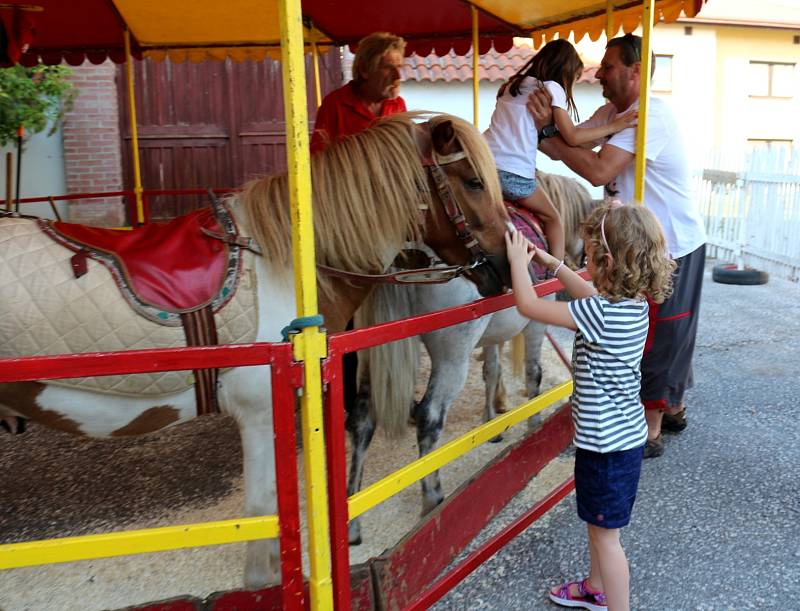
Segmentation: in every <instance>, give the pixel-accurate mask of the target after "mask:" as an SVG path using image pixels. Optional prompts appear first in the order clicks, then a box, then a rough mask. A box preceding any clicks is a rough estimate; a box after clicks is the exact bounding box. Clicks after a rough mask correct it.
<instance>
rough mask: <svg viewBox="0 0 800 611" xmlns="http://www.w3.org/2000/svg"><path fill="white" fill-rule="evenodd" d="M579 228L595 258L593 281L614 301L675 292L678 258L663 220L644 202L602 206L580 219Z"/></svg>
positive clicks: (658, 300) (656, 298) (662, 296)
mask: <svg viewBox="0 0 800 611" xmlns="http://www.w3.org/2000/svg"><path fill="white" fill-rule="evenodd" d="M601 227H602V229H601ZM581 234H582V236H583V239H584V243H585V244H586V246H587V248H586V250H587V252H590V253H591V255H590V256H591V257H592V261H593V263H594V273H593V278H592V280H593V281H594V284H595V287H597V290H598V291H599V292H600V293H602V294H603V295H605V296H606V297H607V298H608V299H609V300H610V301H620V300H622V299H641V298H643V297H650V299H652V300H653V301H654V302H656V303H662V302H663V301H664V300H665V299H667V297H669V296H670V295H671V294H672V273H673V272H674V271H675V262H674V261H673V260H672V259H670V257H669V254H668V253H667V242H666V239H665V238H664V233H663V231H662V230H661V224H660V223H659V222H658V219H657V218H656V216H655V215H654V214H653V213H652V212H651V211H650V210H648V209H647V208H645V207H644V206H632V205H629V206H625V205H614V204H611V205H609V204H605V205H602V206H599V207H598V208H596V209H595V210H594V211H593V212H592V214H591V215H589V218H587V219H586V220H585V221H584V222H583V223H582V224H581ZM603 234H605V241H604V240H603ZM606 244H607V245H608V246H606ZM606 254H610V255H611V257H612V258H611V259H609V258H608V257H606V256H605V255H606Z"/></svg>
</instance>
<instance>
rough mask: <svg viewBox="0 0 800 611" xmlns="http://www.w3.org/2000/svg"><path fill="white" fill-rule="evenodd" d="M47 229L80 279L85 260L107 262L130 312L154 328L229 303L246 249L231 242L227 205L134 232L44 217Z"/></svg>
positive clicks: (42, 221)
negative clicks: (68, 252)
mask: <svg viewBox="0 0 800 611" xmlns="http://www.w3.org/2000/svg"><path fill="white" fill-rule="evenodd" d="M39 226H40V227H41V229H42V231H44V233H46V234H47V235H49V236H50V237H51V238H52V239H53V240H55V241H56V242H57V243H58V244H60V245H62V246H64V247H66V248H68V249H70V250H72V251H73V252H75V255H74V256H73V257H72V259H71V261H70V262H71V264H72V269H73V272H74V274H75V277H76V278H80V277H81V276H82V275H83V274H85V273H86V259H87V258H91V259H94V260H95V261H98V262H99V263H101V264H103V265H104V266H105V267H106V268H107V269H108V270H109V271H110V272H111V274H112V276H114V279H115V281H116V283H117V286H118V287H119V289H120V290H121V291H122V293H123V294H124V295H125V298H126V299H127V301H128V302H129V303H130V305H131V307H132V308H133V309H134V310H136V311H137V312H138V313H139V314H141V315H142V316H144V317H145V318H147V319H149V320H152V321H153V322H156V323H159V324H162V325H167V326H178V325H180V315H181V314H185V313H187V312H194V311H197V310H201V309H203V308H206V307H209V306H210V307H211V309H212V311H214V312H216V311H218V310H219V309H220V308H222V307H223V306H224V305H225V303H227V301H228V300H229V299H230V298H231V297H232V295H233V291H234V290H235V287H236V281H237V278H238V274H239V271H240V268H241V249H240V247H239V246H237V245H236V244H230V243H226V241H225V240H224V236H225V235H235V233H236V225H235V223H234V222H233V218H232V217H231V215H230V212H229V211H228V210H227V208H225V206H224V205H222V204H219V205H217V206H215V208H214V209H212V208H203V209H201V210H196V211H195V212H192V213H190V214H187V215H185V216H181V217H178V218H176V219H173V220H171V221H169V222H165V223H151V224H148V225H144V226H142V227H137V228H135V229H133V230H130V231H128V230H122V229H105V228H100V227H87V226H85V225H76V224H72V223H64V222H60V221H50V220H45V219H39Z"/></svg>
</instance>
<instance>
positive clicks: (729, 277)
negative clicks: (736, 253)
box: [711, 263, 769, 285]
mask: <svg viewBox="0 0 800 611" xmlns="http://www.w3.org/2000/svg"><path fill="white" fill-rule="evenodd" d="M711 279H712V280H713V281H714V282H719V283H720V284H742V285H755V284H766V283H767V282H769V274H768V273H767V272H762V271H761V270H758V269H753V268H752V267H745V268H744V269H736V264H735V263H720V264H719V265H715V266H714V269H712V270H711Z"/></svg>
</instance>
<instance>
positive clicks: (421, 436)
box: [414, 352, 469, 515]
mask: <svg viewBox="0 0 800 611" xmlns="http://www.w3.org/2000/svg"><path fill="white" fill-rule="evenodd" d="M462 354H463V358H462V359H461V362H460V363H459V362H454V361H450V362H449V363H447V367H444V368H443V367H440V366H439V365H438V363H433V364H432V366H431V378H430V381H429V382H428V388H427V389H426V390H425V396H424V397H423V398H422V401H420V402H419V404H418V405H417V406H416V408H415V410H414V418H415V421H416V423H417V444H418V445H419V455H420V457H422V456H425V455H426V454H427V453H428V452H430V451H431V450H433V449H434V448H436V446H438V445H439V438H440V437H441V436H442V429H443V428H444V423H445V419H446V418H447V410H448V409H450V406H451V405H452V404H453V401H454V400H455V398H456V397H457V396H458V394H459V393H460V392H461V390H462V389H463V388H464V384H465V383H466V381H467V372H468V370H469V353H468V352H464V353H462ZM434 358H435V357H434V355H433V354H431V360H432V361H433V359H434ZM443 369H444V370H443ZM421 483H422V515H425V514H426V513H428V512H429V511H431V510H432V509H433V508H435V507H436V506H437V505H438V504H439V503H441V502H442V501H443V500H444V493H443V492H442V483H441V480H440V478H439V472H438V471H434V472H433V473H431V474H430V475H428V476H426V477H424V478H423V479H422V482H421Z"/></svg>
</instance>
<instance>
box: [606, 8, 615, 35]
mask: <svg viewBox="0 0 800 611" xmlns="http://www.w3.org/2000/svg"><path fill="white" fill-rule="evenodd" d="M614 33H615V31H614V0H607V2H606V42H608V41H609V40H611V39H612V38H613V37H614Z"/></svg>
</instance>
